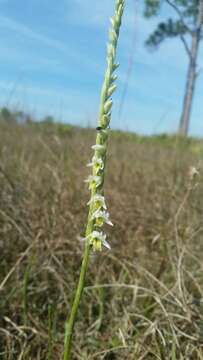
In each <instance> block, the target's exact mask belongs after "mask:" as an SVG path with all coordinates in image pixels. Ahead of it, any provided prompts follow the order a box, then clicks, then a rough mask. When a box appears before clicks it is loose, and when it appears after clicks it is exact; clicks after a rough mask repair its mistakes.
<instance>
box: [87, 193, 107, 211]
mask: <svg viewBox="0 0 203 360" xmlns="http://www.w3.org/2000/svg"><path fill="white" fill-rule="evenodd" d="M90 204H94V205H95V207H96V208H97V210H99V209H101V208H103V209H105V210H106V209H107V207H106V203H105V199H104V196H102V195H99V194H95V195H94V196H93V197H92V198H91V199H90V201H88V203H87V205H90Z"/></svg>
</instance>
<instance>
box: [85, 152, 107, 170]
mask: <svg viewBox="0 0 203 360" xmlns="http://www.w3.org/2000/svg"><path fill="white" fill-rule="evenodd" d="M87 166H93V167H94V168H95V169H96V174H97V173H98V172H99V171H100V170H103V169H104V162H103V160H102V159H101V158H98V157H97V156H93V158H92V162H91V163H89V164H87Z"/></svg>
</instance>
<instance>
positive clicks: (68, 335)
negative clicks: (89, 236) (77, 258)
mask: <svg viewBox="0 0 203 360" xmlns="http://www.w3.org/2000/svg"><path fill="white" fill-rule="evenodd" d="M89 253H90V245H89V242H88V241H86V244H85V251H84V256H83V261H82V266H81V271H80V278H79V282H78V287H77V290H76V293H75V298H74V302H73V305H72V309H71V314H70V318H69V320H68V321H67V324H66V331H65V344H64V357H63V358H64V360H69V359H70V352H71V342H72V335H73V327H74V323H75V318H76V314H77V310H78V306H79V303H80V299H81V296H82V292H83V288H84V282H85V276H86V272H87V266H88V260H89Z"/></svg>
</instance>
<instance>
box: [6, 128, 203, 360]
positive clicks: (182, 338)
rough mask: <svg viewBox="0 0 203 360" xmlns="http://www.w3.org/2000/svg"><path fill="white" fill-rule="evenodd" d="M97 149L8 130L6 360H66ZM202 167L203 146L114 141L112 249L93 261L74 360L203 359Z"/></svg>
mask: <svg viewBox="0 0 203 360" xmlns="http://www.w3.org/2000/svg"><path fill="white" fill-rule="evenodd" d="M94 139H95V131H94V130H90V129H79V128H73V127H70V126H63V125H57V124H44V125H43V124H41V125H36V124H34V123H29V124H25V125H18V124H15V123H13V124H12V125H11V124H6V123H5V122H3V121H0V359H3V360H59V359H61V354H62V352H63V340H64V322H65V319H66V317H67V315H68V312H69V310H70V305H71V301H72V298H73V294H74V289H75V287H76V284H77V280H78V276H79V270H80V263H81V255H82V248H83V243H81V242H80V240H79V238H80V237H81V236H84V226H85V222H86V216H87V206H86V203H87V201H88V198H89V192H88V189H87V187H86V185H85V183H84V179H85V178H86V177H87V175H88V172H89V170H88V168H86V164H87V163H88V162H89V160H90V158H91V156H92V153H91V145H92V144H93V143H94ZM202 157H203V142H202V141H200V140H195V139H187V140H186V139H180V138H176V137H175V136H171V137H168V136H157V137H148V138H147V137H139V136H136V135H133V134H128V133H121V132H112V133H111V136H110V141H109V156H108V166H107V173H106V179H105V194H106V199H107V204H108V208H109V212H110V214H111V220H112V222H113V223H114V227H113V228H110V229H109V228H108V229H107V232H108V235H109V237H108V241H109V242H110V244H111V246H112V250H111V251H106V250H104V251H103V252H102V253H95V254H94V253H92V255H91V259H90V266H89V271H88V276H87V282H86V287H85V291H84V296H83V298H82V303H81V306H80V308H79V314H78V320H77V323H76V328H75V333H74V345H73V359H75V360H79V359H80V360H86V359H89V360H91V359H98V360H99V359H105V360H114V359H129V360H131V359H132V360H134V359H139V360H141V359H149V360H150V359H161V360H163V359H164V360H165V359H166V360H168V359H171V360H175V359H184V360H187V359H188V360H189V359H194V360H198V359H203V261H202V258H203V181H202V175H201V162H200V161H201V159H202ZM191 167H200V171H199V175H196V176H195V177H193V178H191V176H190V168H191Z"/></svg>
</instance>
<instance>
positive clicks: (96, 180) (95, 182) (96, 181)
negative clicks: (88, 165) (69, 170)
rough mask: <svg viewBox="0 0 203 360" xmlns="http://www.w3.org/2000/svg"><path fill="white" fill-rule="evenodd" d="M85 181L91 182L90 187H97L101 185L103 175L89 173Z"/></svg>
mask: <svg viewBox="0 0 203 360" xmlns="http://www.w3.org/2000/svg"><path fill="white" fill-rule="evenodd" d="M84 182H87V183H89V189H95V188H97V187H98V186H99V185H101V182H102V178H101V176H97V175H89V176H88V178H87V179H86V180H84Z"/></svg>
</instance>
